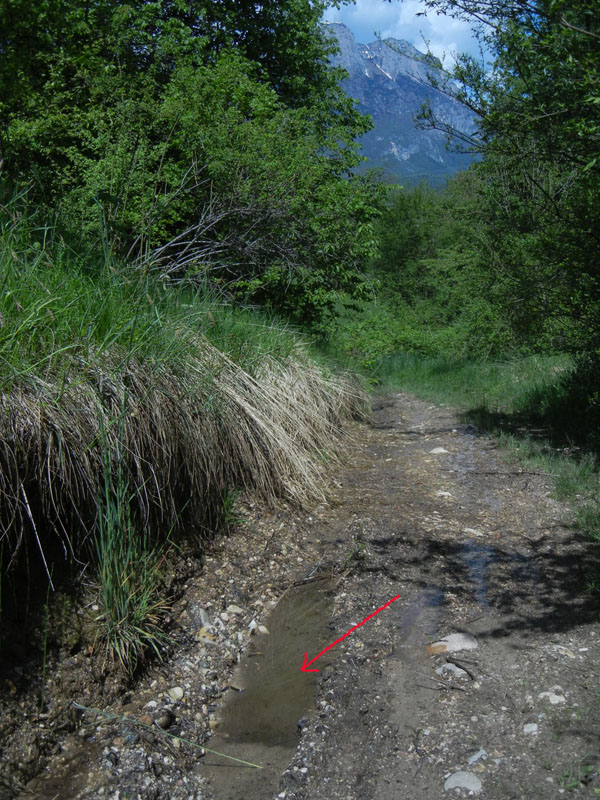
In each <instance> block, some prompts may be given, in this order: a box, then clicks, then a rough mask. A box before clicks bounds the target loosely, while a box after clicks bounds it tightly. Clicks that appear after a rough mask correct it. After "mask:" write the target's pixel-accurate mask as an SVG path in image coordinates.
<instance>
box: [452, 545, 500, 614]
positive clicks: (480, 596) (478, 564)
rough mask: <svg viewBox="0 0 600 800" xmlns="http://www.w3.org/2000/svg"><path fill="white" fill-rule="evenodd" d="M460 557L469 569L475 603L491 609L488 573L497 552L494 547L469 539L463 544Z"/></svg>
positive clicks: (468, 573)
mask: <svg viewBox="0 0 600 800" xmlns="http://www.w3.org/2000/svg"><path fill="white" fill-rule="evenodd" d="M460 557H461V559H462V561H463V563H464V565H465V567H466V568H467V575H468V578H469V582H470V584H471V587H472V588H471V590H472V592H473V597H474V598H475V601H476V602H477V603H478V605H480V606H482V607H483V608H489V607H490V604H489V601H488V596H487V592H488V590H487V584H486V572H487V569H488V567H489V565H490V564H491V563H493V562H494V561H495V560H496V551H495V550H494V548H493V547H488V546H487V545H484V544H480V543H479V542H474V541H472V540H471V539H467V541H466V542H464V543H463V546H462V551H461V553H460Z"/></svg>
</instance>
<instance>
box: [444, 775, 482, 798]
mask: <svg viewBox="0 0 600 800" xmlns="http://www.w3.org/2000/svg"><path fill="white" fill-rule="evenodd" d="M450 789H467V790H468V791H469V792H475V793H477V792H480V791H481V781H480V780H479V778H478V777H477V775H473V773H472V772H455V773H454V775H450V777H449V778H448V779H447V780H446V782H445V783H444V791H446V792H448V791H449V790H450Z"/></svg>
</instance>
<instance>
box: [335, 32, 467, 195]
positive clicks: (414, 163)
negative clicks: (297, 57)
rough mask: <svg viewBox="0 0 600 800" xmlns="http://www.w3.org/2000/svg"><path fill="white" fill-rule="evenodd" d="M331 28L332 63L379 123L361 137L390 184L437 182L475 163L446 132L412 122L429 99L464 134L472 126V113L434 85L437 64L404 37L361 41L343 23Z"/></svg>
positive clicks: (351, 92) (373, 163) (348, 89)
mask: <svg viewBox="0 0 600 800" xmlns="http://www.w3.org/2000/svg"><path fill="white" fill-rule="evenodd" d="M327 27H328V30H329V31H330V32H331V33H332V34H333V35H334V36H335V37H336V38H337V40H338V42H339V46H340V50H341V52H340V53H339V54H338V55H337V56H335V57H334V59H333V61H334V63H335V65H336V66H342V67H343V68H344V69H345V70H346V71H347V72H348V78H347V79H346V80H345V81H344V84H343V86H344V89H345V90H346V92H347V93H348V94H349V95H350V96H351V97H354V98H356V99H357V100H358V103H359V108H360V110H361V111H362V112H363V113H365V114H371V116H372V117H373V122H374V126H375V127H374V129H373V130H372V131H370V132H369V133H367V134H366V135H365V136H364V137H363V140H362V146H363V154H364V155H365V156H367V157H368V159H369V162H368V166H371V167H381V168H383V170H384V174H385V177H386V179H387V180H389V181H392V182H400V183H416V182H418V181H419V180H421V179H423V178H426V179H427V180H429V181H430V183H433V184H436V183H440V182H442V181H443V180H444V179H445V177H446V176H447V175H451V174H452V173H454V172H456V171H457V170H460V169H465V168H466V167H467V166H468V165H469V163H471V161H472V156H469V155H466V154H462V153H457V152H455V151H453V148H450V149H448V147H447V146H446V135H445V134H444V133H442V132H440V131H432V130H423V129H421V128H419V127H418V126H417V124H416V123H415V121H414V116H415V114H417V113H418V112H419V111H420V110H421V107H422V105H423V103H425V102H426V100H427V99H429V103H430V104H431V107H432V109H433V111H434V113H435V114H436V116H437V117H438V118H439V119H441V120H442V121H443V122H445V123H448V124H450V125H452V126H453V127H454V128H456V129H458V130H460V131H463V132H469V131H471V130H472V129H473V116H472V114H471V112H470V111H469V110H468V109H467V108H466V107H465V106H463V105H462V104H461V103H459V102H458V101H457V100H455V99H454V98H453V97H450V96H448V95H447V94H443V93H442V92H440V91H438V90H436V89H433V88H432V87H431V86H430V82H431V75H432V74H433V75H434V76H435V75H439V74H440V69H441V64H439V62H436V61H435V60H434V59H432V58H429V57H427V56H425V55H423V53H420V52H419V51H418V50H417V49H416V48H415V47H413V46H412V45H411V44H410V43H409V42H407V41H403V40H401V39H386V40H385V41H375V42H371V43H370V44H361V43H359V42H357V41H355V39H354V36H353V34H352V32H351V31H350V30H349V28H347V27H346V26H345V25H342V24H341V23H337V22H336V23H329V24H328V26H327Z"/></svg>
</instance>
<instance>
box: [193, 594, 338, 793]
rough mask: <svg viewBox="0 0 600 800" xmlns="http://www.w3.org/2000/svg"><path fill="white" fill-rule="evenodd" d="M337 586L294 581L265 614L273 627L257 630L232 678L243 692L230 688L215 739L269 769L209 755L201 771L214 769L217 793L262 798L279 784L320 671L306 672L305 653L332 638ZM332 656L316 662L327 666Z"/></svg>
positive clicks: (219, 747) (217, 745)
mask: <svg viewBox="0 0 600 800" xmlns="http://www.w3.org/2000/svg"><path fill="white" fill-rule="evenodd" d="M331 590H332V585H331V582H330V581H329V580H322V581H317V582H313V583H308V584H305V585H304V586H297V587H294V588H292V589H291V590H290V591H288V592H287V594H285V595H284V596H283V597H282V599H281V600H280V602H279V603H278V605H277V606H276V608H275V609H274V610H273V612H272V613H271V615H270V617H269V618H268V619H267V620H266V621H265V625H266V627H267V629H268V631H269V634H258V635H256V636H254V637H252V640H251V643H250V646H249V647H248V650H247V652H246V653H245V655H244V656H243V658H242V661H241V662H240V664H239V665H238V667H237V669H236V671H235V673H234V677H233V679H232V681H231V685H232V686H234V687H236V689H241V691H236V690H235V689H234V690H231V691H230V692H229V694H228V697H227V700H226V702H225V703H224V704H223V706H222V707H221V709H220V710H219V717H220V723H219V727H218V729H217V732H216V735H215V736H214V737H213V738H212V740H211V741H210V742H209V743H208V744H209V746H210V747H211V748H214V749H216V750H221V751H223V752H225V753H229V754H231V755H234V756H236V757H239V758H243V759H245V760H248V761H251V762H253V763H258V764H261V765H262V766H263V769H262V770H254V769H251V768H247V767H246V768H245V767H242V766H239V765H235V764H233V762H228V763H226V762H224V761H223V760H222V759H219V757H218V756H213V755H210V756H209V755H207V756H206V759H203V765H202V770H203V774H204V775H207V774H209V776H210V779H211V788H212V790H213V792H214V795H215V797H216V798H227V799H228V800H229V798H244V800H250V798H261V800H262V799H263V798H265V797H270V796H271V795H270V792H271V791H274V790H275V789H276V788H277V787H276V785H273V782H276V781H277V778H278V776H279V774H280V773H281V772H282V771H283V770H284V769H285V767H286V766H287V764H288V763H289V760H290V759H291V757H292V754H293V752H294V749H295V747H296V744H297V742H298V723H299V721H300V720H301V719H302V718H303V717H306V716H308V715H309V714H311V713H312V712H313V711H314V706H315V687H316V677H317V673H305V672H301V670H300V667H301V666H302V662H303V658H304V653H305V652H307V653H308V657H309V659H310V658H312V657H314V656H315V655H317V653H319V652H320V651H321V650H322V649H323V648H324V647H326V646H327V644H329V643H330V641H331V639H332V634H331V631H330V628H329V620H330V616H331V606H332V601H333V593H332V591H331ZM328 655H330V654H329V653H328V654H327V655H326V656H324V657H323V658H321V659H319V661H318V662H317V663H316V664H314V665H312V666H318V667H319V668H320V669H323V667H324V666H326V665H327V663H329V662H328V661H327V656H328ZM334 657H335V656H330V661H331V658H334ZM212 767H215V769H212Z"/></svg>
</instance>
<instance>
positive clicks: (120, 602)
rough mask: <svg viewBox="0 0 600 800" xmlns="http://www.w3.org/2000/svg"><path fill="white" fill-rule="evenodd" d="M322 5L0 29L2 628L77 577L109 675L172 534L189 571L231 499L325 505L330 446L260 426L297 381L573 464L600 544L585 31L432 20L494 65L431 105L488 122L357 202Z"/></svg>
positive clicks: (102, 9) (39, 6) (593, 99)
mask: <svg viewBox="0 0 600 800" xmlns="http://www.w3.org/2000/svg"><path fill="white" fill-rule="evenodd" d="M382 2H385V0H382ZM332 5H335V3H333V2H326V1H324V2H310V1H309V0H280V1H279V2H270V0H269V1H268V2H264V3H261V4H257V3H254V2H246V1H245V0H241V1H239V2H234V1H233V0H222V1H221V2H213V3H200V2H191V3H190V2H185V3H184V2H179V0H157V1H156V2H144V1H142V0H139V1H137V0H136V1H132V2H128V3H124V2H113V1H111V0H97V2H93V3H92V2H89V0H76V1H75V2H63V1H62V0H42V1H41V2H31V1H30V0H2V2H1V3H0V11H1V13H0V85H1V86H2V93H1V101H0V156H1V159H2V174H1V180H2V183H1V193H2V195H1V199H0V225H1V228H0V264H1V281H2V290H1V296H0V354H1V355H2V361H1V366H0V380H1V382H2V404H3V416H2V422H1V425H2V429H1V430H0V439H1V442H2V447H1V453H0V460H1V461H2V486H1V490H2V493H3V498H4V502H3V506H2V512H1V513H0V518H1V523H2V533H1V534H0V536H1V541H0V569H1V570H2V574H3V576H4V578H3V581H2V592H3V601H2V602H3V606H2V608H3V610H4V615H5V616H8V617H10V616H11V614H12V611H10V609H13V611H14V609H16V608H17V607H18V606H19V605H20V599H19V594H20V592H21V591H22V589H21V588H19V589H17V588H16V587H17V586H19V587H21V586H22V585H23V583H22V581H21V580H20V579H19V576H21V577H22V575H23V570H25V573H27V575H28V576H29V577H28V579H27V585H30V586H31V585H34V584H35V582H36V577H35V576H36V575H37V574H41V575H43V576H44V578H45V581H46V583H48V584H49V585H51V586H53V585H54V581H53V577H52V576H53V574H54V570H56V571H57V572H58V571H60V569H61V568H59V567H57V566H55V565H56V564H58V563H59V561H60V562H61V563H62V562H64V561H66V562H68V563H69V564H71V567H73V568H75V571H77V570H78V569H80V568H81V567H82V566H83V565H86V564H87V565H92V566H88V570H89V571H90V574H94V575H96V576H97V577H96V579H95V580H96V584H95V585H97V587H98V588H97V591H98V593H99V597H100V598H101V608H102V609H103V610H102V612H101V614H100V615H99V617H98V619H99V620H100V622H101V626H102V630H103V633H102V636H101V639H102V640H103V641H105V643H106V645H107V648H106V649H107V653H109V654H112V655H113V656H115V655H116V657H117V659H118V660H119V661H120V662H121V663H123V664H124V665H125V666H127V667H128V668H130V669H131V668H134V667H135V665H136V663H137V660H138V658H139V656H140V655H141V654H142V653H143V652H144V650H145V648H147V646H148V645H150V646H151V647H153V648H154V649H156V650H159V649H160V646H161V634H160V625H159V624H158V619H159V618H160V614H161V609H162V608H163V605H161V603H162V601H161V600H160V598H159V596H158V595H157V594H156V592H155V587H156V586H157V585H159V584H160V580H159V579H158V577H157V576H158V574H159V566H160V564H161V563H162V561H163V555H164V552H165V547H166V544H165V541H169V542H170V541H171V537H172V536H173V537H176V536H177V531H180V530H183V529H184V528H185V525H186V521H188V522H189V520H193V521H194V530H195V531H196V533H197V537H198V541H199V542H201V541H202V539H203V537H205V536H207V535H208V532H209V531H213V530H214V529H215V528H216V527H218V525H219V524H223V522H224V521H225V522H226V520H227V518H228V515H229V514H230V513H231V508H232V503H233V499H234V498H235V496H236V493H237V492H238V491H240V490H241V489H246V488H253V489H254V490H256V491H259V492H262V493H263V495H264V496H265V497H274V496H276V495H282V494H283V495H286V493H287V495H289V496H294V497H296V499H300V498H301V497H302V496H304V495H303V492H308V493H309V494H310V492H311V491H314V490H315V485H314V480H313V481H312V483H311V479H308V478H306V475H307V474H308V473H310V472H311V470H313V471H315V470H316V472H318V470H317V469H316V467H314V455H315V453H319V452H321V451H322V450H323V443H324V440H325V438H326V433H325V431H324V429H323V428H322V427H319V426H318V425H315V424H314V420H309V419H307V421H306V427H307V431H312V433H307V434H306V436H304V434H302V435H301V436H297V435H296V434H294V435H292V433H291V432H290V431H291V428H292V427H293V426H292V423H291V420H292V418H293V417H294V414H295V413H296V412H295V411H294V410H292V411H290V410H289V409H288V410H287V411H285V413H284V415H283V416H284V417H285V419H286V420H287V422H285V421H284V422H282V423H281V426H280V428H277V429H276V426H275V424H274V422H273V418H272V417H269V413H270V412H267V411H266V410H265V409H266V405H267V399H266V397H267V395H268V396H269V397H271V398H272V397H274V396H275V394H276V391H275V389H274V388H273V387H279V390H281V388H282V386H283V392H284V394H286V395H287V397H288V398H289V397H290V394H291V392H290V388H289V387H290V385H295V384H294V382H293V381H292V382H291V383H289V382H288V383H286V381H288V378H289V375H290V374H291V373H290V370H291V371H292V372H293V373H294V375H295V376H296V377H295V378H294V380H295V381H300V380H301V377H300V376H304V379H307V377H308V378H309V379H310V381H313V383H312V384H311V386H312V388H311V390H310V391H311V392H312V393H313V394H314V395H319V396H320V397H322V396H323V395H327V396H328V397H329V398H330V400H331V398H332V397H333V400H331V401H330V402H329V401H328V402H329V405H327V402H326V403H325V405H319V404H318V403H317V404H316V405H315V415H316V416H317V417H318V416H320V417H321V418H322V419H326V420H329V421H330V422H331V426H330V427H331V428H333V427H335V425H336V424H337V421H339V419H340V418H341V417H343V416H344V414H349V413H355V412H356V411H357V406H358V403H357V401H356V397H357V393H355V396H354V399H348V398H349V397H350V395H352V392H351V391H350V390H348V388H347V386H346V388H345V389H342V388H340V386H341V384H340V383H339V381H338V379H337V378H336V377H335V370H336V369H337V367H336V366H334V365H339V364H340V363H341V364H344V365H345V366H347V367H348V366H349V367H350V368H351V369H353V370H354V371H358V372H361V373H362V374H363V375H364V378H365V380H366V381H367V383H368V382H370V383H372V384H381V383H387V384H396V385H399V384H400V385H404V386H408V387H412V388H415V387H416V388H420V390H421V391H430V390H432V387H433V389H434V390H435V391H436V392H438V395H439V392H442V394H443V393H444V392H445V396H446V397H448V396H452V398H453V399H454V400H456V399H457V398H458V401H459V402H461V403H463V405H464V407H465V408H467V409H470V413H471V414H472V415H475V416H476V417H477V420H478V424H480V425H484V424H489V425H490V426H497V425H500V426H503V427H504V429H509V430H510V431H512V432H514V431H515V430H521V429H522V428H523V424H524V421H526V422H527V424H535V426H536V427H537V429H538V430H543V431H544V435H545V436H546V437H547V439H546V440H544V441H545V443H543V444H542V445H541V455H542V456H545V455H546V454H547V453H548V452H550V451H556V449H557V447H560V448H562V450H564V449H565V447H566V448H567V450H568V453H567V455H573V454H575V455H576V456H577V460H579V461H580V462H582V461H583V462H585V465H586V470H587V473H586V474H588V477H589V480H588V479H586V480H588V483H587V484H586V487H587V488H585V492H587V495H586V496H587V498H588V502H587V504H586V506H585V507H586V509H587V511H586V514H587V517H586V519H587V523H586V524H588V527H589V528H590V529H591V530H595V531H597V530H598V528H599V527H600V526H598V524H597V517H598V515H597V514H596V517H594V509H595V508H596V506H597V504H598V491H597V471H596V468H595V463H596V462H595V450H596V448H597V445H598V423H599V421H600V415H599V409H600V392H599V390H598V388H597V387H598V378H599V377H600V325H599V323H600V259H599V256H600V224H599V215H600V211H599V209H600V182H599V177H600V175H599V173H600V118H599V115H598V109H599V106H600V86H599V74H600V70H599V66H600V29H599V26H598V19H599V18H600V15H599V14H598V11H599V10H600V9H599V7H598V3H597V2H596V0H582V2H580V3H578V4H576V6H575V5H574V4H572V3H568V2H566V1H565V0H539V1H538V2H527V0H504V1H503V2H500V1H499V0H490V1H489V2H487V1H486V2H474V0H473V1H472V0H460V2H455V1H454V0H427V2H426V5H427V6H428V7H429V8H430V9H431V10H432V11H434V12H443V13H447V14H454V15H459V16H461V17H464V18H467V19H469V20H471V21H472V22H473V24H474V25H475V27H476V29H477V31H478V35H479V36H480V38H481V41H482V44H483V48H484V51H485V53H486V54H487V55H486V59H485V60H478V59H477V58H474V57H471V56H460V57H459V58H458V60H457V63H456V66H455V70H454V74H453V75H451V76H450V75H448V76H447V81H448V82H447V83H445V82H444V80H443V79H442V80H441V81H440V79H439V78H434V77H433V76H432V81H434V82H435V84H436V88H437V89H441V90H442V91H449V92H455V91H456V89H455V88H454V86H455V84H454V83H451V81H452V82H457V84H458V86H459V87H460V89H459V92H460V94H459V96H460V98H461V99H462V101H463V102H464V103H466V104H467V105H468V106H469V107H470V108H471V109H472V111H473V112H474V113H475V115H476V118H477V121H478V127H477V131H476V133H475V134H474V135H473V136H472V137H471V138H469V140H468V141H464V140H463V142H462V146H465V147H467V148H470V149H472V150H473V151H475V152H477V153H478V154H479V155H480V158H479V160H478V161H477V163H475V164H474V165H473V166H472V167H471V168H470V169H469V170H468V171H467V172H466V173H463V174H460V175H458V176H456V177H455V178H454V179H453V180H451V181H449V183H448V186H447V187H446V188H445V189H444V190H443V191H439V192H434V191H433V190H431V189H429V188H428V187H427V186H425V185H422V186H419V187H416V188H412V189H406V188H402V187H388V186H384V185H383V184H382V183H381V182H379V181H378V179H377V175H373V174H366V175H365V174H364V173H362V172H361V173H360V174H359V173H358V172H357V168H358V166H359V164H360V147H359V138H360V135H361V133H363V132H364V131H366V130H367V129H368V128H369V125H370V122H369V120H368V119H366V118H364V117H362V116H361V115H360V114H359V113H358V112H357V110H356V108H355V104H354V102H353V101H352V100H351V99H349V98H348V97H346V96H345V94H344V93H343V91H342V90H341V89H340V87H339V81H340V78H341V77H342V75H341V73H340V71H339V70H336V69H333V68H332V67H331V66H330V63H329V58H330V56H331V54H332V52H333V49H334V47H335V44H334V43H333V41H332V40H331V39H330V38H329V37H328V36H327V33H326V30H325V28H324V27H322V26H321V24H320V20H321V19H322V16H323V13H324V11H325V10H326V8H327V7H330V6H332ZM421 117H422V121H423V124H424V125H433V126H437V127H441V128H442V129H444V123H443V121H442V120H436V119H434V118H433V116H432V114H431V112H430V111H429V110H428V109H427V108H424V109H422V111H421ZM448 133H449V135H450V136H451V137H452V136H453V134H454V133H455V132H453V131H448ZM309 350H310V351H311V353H312V355H311V356H309V355H308V351H309ZM315 358H317V360H319V362H320V364H321V367H320V368H319V369H318V370H317V372H318V373H319V376H320V377H319V378H318V379H317V378H316V377H315V369H316V368H315V367H314V359H315ZM190 365H194V367H193V368H191V366H190ZM283 375H286V376H288V377H286V378H283V377H282V376H283ZM192 376H193V377H192ZM274 376H279V377H274ZM265 381H266V384H265ZM310 381H309V382H310ZM315 381H316V383H315ZM265 385H267V386H268V388H265ZM257 387H259V388H258V389H257ZM234 390H235V391H234ZM453 391H454V395H452V392H453ZM244 392H246V394H244ZM292 394H293V393H292ZM241 395H243V398H244V399H243V402H242V400H240V396H241ZM342 395H344V397H345V399H343V400H342V399H341V397H342ZM249 397H252V400H250V399H249ZM298 397H303V398H305V397H306V393H305V392H304V391H299V392H298ZM252 402H255V404H256V405H255V406H253V411H252V413H249V412H248V413H247V414H246V417H245V419H247V420H248V426H247V427H244V425H241V424H240V415H242V416H243V414H242V412H241V411H240V409H244V410H245V412H246V411H247V410H248V407H249V404H251V403H252ZM274 406H276V407H277V409H278V413H280V412H281V408H282V400H281V397H280V395H277V399H276V400H275V401H274ZM157 409H158V411H157ZM159 412H160V413H159ZM184 412H185V413H184ZM245 412H244V413H245ZM273 413H275V412H273ZM281 413H283V412H281ZM261 415H262V416H261ZM286 415H287V416H286ZM259 417H260V419H261V424H260V426H259V428H260V430H259V432H257V430H258V429H257V428H256V425H257V424H258V423H257V419H258V418H259ZM198 419H202V420H204V423H205V424H206V425H207V426H208V428H205V429H203V434H202V436H201V437H200V438H201V439H202V443H201V442H200V441H199V439H198V437H197V436H195V435H194V436H191V435H190V431H192V430H195V428H196V427H197V421H198ZM182 420H183V423H182ZM269 426H271V428H273V430H275V429H276V430H277V435H274V436H272V437H271V439H269V440H268V441H267V438H266V437H267V433H266V430H267V429H268V428H269ZM326 427H327V426H326ZM208 429H210V436H208V434H206V430H208ZM330 432H331V431H330ZM286 436H287V437H288V438H287V439H286ZM311 436H312V438H311ZM294 438H296V439H297V438H301V439H302V440H303V442H304V444H305V448H306V453H307V456H306V457H307V458H308V461H306V462H302V464H301V465H300V466H298V464H296V465H295V466H294V467H292V466H291V462H293V461H294V458H293V457H292V456H290V452H288V451H286V452H285V453H284V454H283V455H282V453H281V447H280V445H279V444H278V443H277V441H276V440H277V439H279V442H280V443H281V442H288V440H290V442H291V440H293V439H294ZM184 442H185V443H186V445H188V444H189V445H190V449H186V446H184ZM190 442H191V444H190ZM207 442H208V444H207ZM288 443H289V442H288ZM285 446H286V447H287V445H285ZM278 447H279V450H278V449H277V448H278ZM289 447H290V448H292V444H291V443H290V444H289ZM194 448H196V449H194ZM283 449H284V450H285V447H284V448H283ZM275 451H277V452H278V453H279V455H277V456H273V453H274V452H275ZM216 452H218V453H219V457H218V458H216V457H215V453H216ZM257 453H262V454H263V455H264V458H263V457H262V456H261V458H258V457H257V455H256V454H257ZM248 454H250V455H248ZM538 455H540V451H539V449H538ZM311 458H312V459H313V460H312V461H311V460H310V459H311ZM245 459H246V460H245ZM261 459H262V460H261ZM278 459H279V460H278ZM286 459H287V460H286ZM259 461H260V464H259V463H258V462H259ZM282 464H285V468H282ZM209 465H210V466H209ZM273 465H274V466H273ZM561 469H562V468H561ZM294 470H296V471H295V472H294ZM315 474H316V473H315ZM282 475H285V476H286V480H287V484H286V480H282V479H280V478H281V476H282ZM277 476H280V478H277ZM302 476H304V477H302ZM581 480H582V479H581V478H577V479H572V481H571V483H572V484H573V485H574V486H575V487H576V489H577V490H578V491H580V492H581V491H582V484H581ZM290 486H295V487H296V488H295V489H290ZM585 492H584V493H585ZM190 497H197V498H199V499H198V501H197V502H190V501H189V498H190ZM590 509H591V510H590ZM142 530H143V531H144V534H143V536H142V535H141V531H142ZM136 564H137V565H139V564H143V565H144V569H143V570H138V574H139V575H140V576H141V577H140V580H141V583H142V589H141V590H140V588H139V586H138V585H136V584H134V582H133V577H132V573H133V572H134V568H133V567H134V565H136ZM53 565H54V566H53ZM71 572H72V571H71ZM32 576H33V577H32ZM44 585H45V584H44ZM143 587H154V588H146V589H144V588H143ZM7 609H8V611H7Z"/></svg>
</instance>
